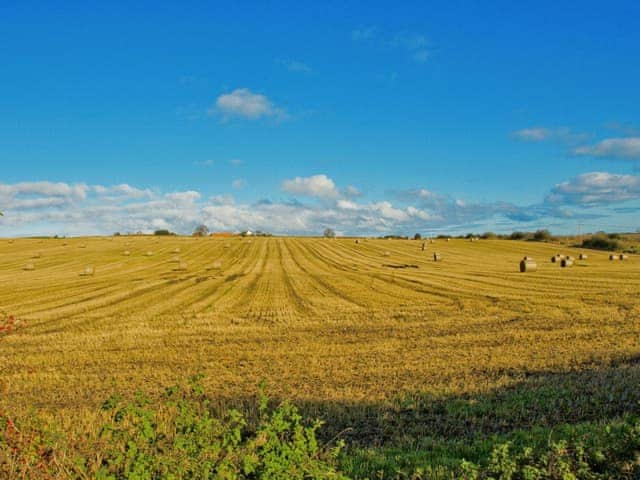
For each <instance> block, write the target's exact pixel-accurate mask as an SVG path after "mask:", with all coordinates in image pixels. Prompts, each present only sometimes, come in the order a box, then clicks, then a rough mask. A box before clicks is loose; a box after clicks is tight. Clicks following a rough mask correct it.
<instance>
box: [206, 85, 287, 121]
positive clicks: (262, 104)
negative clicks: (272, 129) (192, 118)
mask: <svg viewBox="0 0 640 480" xmlns="http://www.w3.org/2000/svg"><path fill="white" fill-rule="evenodd" d="M209 115H221V116H222V117H223V118H224V119H230V118H244V119H247V120H258V119H261V118H274V119H277V120H283V119H286V118H287V117H288V115H287V112H286V111H285V110H284V109H282V108H279V107H276V106H275V105H274V104H273V102H272V101H271V100H270V99H269V98H268V97H267V96H265V95H262V94H259V93H253V92H252V91H251V90H249V89H248V88H238V89H236V90H234V91H232V92H231V93H225V94H222V95H220V96H219V97H218V98H217V100H216V104H215V107H212V108H211V109H209Z"/></svg>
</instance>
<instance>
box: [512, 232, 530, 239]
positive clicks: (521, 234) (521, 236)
mask: <svg viewBox="0 0 640 480" xmlns="http://www.w3.org/2000/svg"><path fill="white" fill-rule="evenodd" d="M509 238H510V239H511V240H524V239H525V238H527V234H526V233H525V232H513V233H512V234H511V235H509Z"/></svg>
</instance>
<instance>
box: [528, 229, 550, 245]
mask: <svg viewBox="0 0 640 480" xmlns="http://www.w3.org/2000/svg"><path fill="white" fill-rule="evenodd" d="M533 239H534V240H535V241H536V242H547V241H549V240H553V236H552V235H551V232H550V231H549V230H546V229H542V230H536V232H535V233H534V234H533Z"/></svg>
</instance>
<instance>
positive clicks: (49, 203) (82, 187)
mask: <svg viewBox="0 0 640 480" xmlns="http://www.w3.org/2000/svg"><path fill="white" fill-rule="evenodd" d="M280 190H281V192H282V194H284V195H285V196H288V197H289V198H287V199H284V200H282V199H280V200H277V201H274V200H271V199H268V198H265V199H262V200H259V201H257V202H253V203H242V202H236V201H235V199H234V197H233V196H232V195H230V194H228V193H221V194H218V195H214V196H211V197H208V198H205V197H204V196H203V195H202V193H201V192H198V191H195V190H187V191H176V192H161V191H159V190H156V189H149V188H138V187H135V186H131V185H128V184H118V185H112V186H104V185H89V184H85V183H64V182H58V183H54V182H47V181H40V182H20V183H14V184H1V183H0V206H1V207H2V210H3V211H4V212H5V216H4V217H0V232H1V233H0V234H1V235H26V234H41V235H45V234H48V235H53V234H58V235H82V234H111V233H113V232H116V231H120V232H137V231H143V232H151V231H153V230H156V229H163V228H166V229H170V230H173V231H176V232H179V233H190V232H192V231H193V229H194V228H195V226H196V225H198V224H200V223H204V224H205V225H207V226H208V227H209V229H211V230H213V231H216V230H232V231H240V230H245V229H253V230H263V231H268V232H272V233H276V234H295V235H314V234H319V233H321V232H322V230H323V229H324V228H326V227H331V228H334V229H335V230H336V231H337V232H339V233H341V234H351V235H381V234H388V233H404V234H411V233H413V232H423V233H424V232H439V231H450V232H452V233H456V232H463V231H467V230H472V229H473V230H475V231H478V229H480V228H487V229H491V228H494V229H496V230H499V231H509V230H515V229H522V228H525V227H532V226H534V227H535V226H548V225H551V224H554V225H560V226H562V224H563V223H566V222H589V221H592V222H597V221H598V219H603V218H604V219H606V218H607V217H608V216H610V215H612V214H613V213H612V212H613V210H612V211H611V212H609V213H607V212H608V211H607V209H615V215H618V216H620V215H622V214H621V213H620V212H625V211H627V212H628V213H629V214H630V216H629V218H627V219H626V220H625V221H627V220H628V221H629V224H628V228H629V229H633V230H635V229H636V228H637V225H634V224H633V223H632V222H633V221H634V218H635V221H637V216H636V217H633V212H634V211H636V212H637V210H634V208H633V207H634V206H635V205H636V204H637V203H638V201H639V200H640V176H636V175H620V174H613V173H607V172H589V173H585V174H582V175H578V176H576V177H574V178H571V179H569V180H567V181H565V182H561V183H559V184H557V185H554V186H553V187H551V188H550V190H549V192H548V194H547V195H546V196H545V197H544V198H543V199H542V200H541V201H540V202H539V203H537V204H533V205H516V204H513V203H510V202H505V201H495V202H485V203H482V202H468V201H465V200H463V199H458V198H453V197H449V196H447V195H443V194H440V193H437V192H433V191H431V190H428V189H426V188H415V189H408V190H396V191H394V192H391V193H390V194H389V197H390V198H384V199H377V200H368V201H367V200H363V198H362V194H361V192H360V191H359V190H358V189H357V188H356V187H354V186H351V185H349V186H346V187H344V188H339V187H338V186H337V185H336V183H335V182H334V180H333V179H331V178H330V177H328V176H327V175H325V174H318V175H312V176H309V177H295V178H292V179H285V180H284V181H283V182H282V183H281V185H280ZM623 218H626V217H623ZM619 226H620V225H619Z"/></svg>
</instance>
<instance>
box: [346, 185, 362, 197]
mask: <svg viewBox="0 0 640 480" xmlns="http://www.w3.org/2000/svg"><path fill="white" fill-rule="evenodd" d="M342 194H343V195H344V196H345V197H360V196H361V195H362V192H360V190H358V189H357V188H356V187H354V186H353V185H349V186H348V187H347V188H345V189H344V191H343V192H342Z"/></svg>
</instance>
